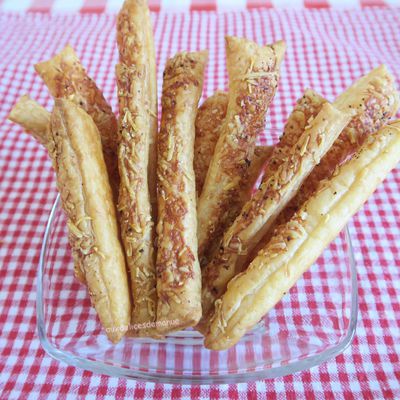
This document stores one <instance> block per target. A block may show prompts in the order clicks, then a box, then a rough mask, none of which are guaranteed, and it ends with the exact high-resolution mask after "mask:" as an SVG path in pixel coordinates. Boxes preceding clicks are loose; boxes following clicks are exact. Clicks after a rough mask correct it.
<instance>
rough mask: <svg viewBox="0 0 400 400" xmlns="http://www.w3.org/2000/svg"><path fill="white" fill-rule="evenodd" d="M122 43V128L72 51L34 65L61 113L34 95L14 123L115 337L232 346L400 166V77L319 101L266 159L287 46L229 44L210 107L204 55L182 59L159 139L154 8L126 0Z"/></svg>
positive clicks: (310, 103) (15, 112)
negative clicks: (31, 144)
mask: <svg viewBox="0 0 400 400" xmlns="http://www.w3.org/2000/svg"><path fill="white" fill-rule="evenodd" d="M117 45H118V50H119V63H118V65H117V66H116V81H117V89H118V100H119V117H118V119H117V118H116V117H115V115H114V114H113V112H112V110H111V107H110V106H109V105H108V103H107V102H106V100H105V98H104V97H103V95H102V93H101V91H100V89H99V88H98V87H97V86H96V84H95V82H94V81H93V80H92V79H91V78H90V77H89V76H88V75H87V72H86V71H85V69H84V68H83V66H82V64H81V62H80V60H79V59H78V57H77V55H76V54H75V52H74V50H73V49H72V48H71V47H70V46H67V47H65V48H64V49H63V50H62V51H61V52H60V53H59V54H57V55H56V56H54V57H53V58H52V59H50V60H49V61H45V62H42V63H39V64H37V65H36V66H35V69H36V71H37V72H38V74H39V75H40V77H41V78H42V79H43V81H44V83H45V84H46V86H47V87H48V89H49V91H50V93H51V95H52V96H53V97H54V99H55V101H54V108H53V111H52V112H51V113H49V112H48V111H47V110H45V109H44V108H43V107H41V106H40V105H38V104H37V103H36V102H35V101H34V100H32V99H30V98H29V96H27V95H25V96H23V97H21V98H20V100H19V101H18V103H17V104H16V105H15V106H14V108H13V109H12V111H11V113H10V116H9V118H10V119H11V120H12V121H14V122H16V123H18V124H19V125H21V126H23V127H24V128H25V130H27V131H28V132H29V133H31V135H32V136H33V137H34V138H35V139H36V140H38V141H39V142H40V143H41V144H42V145H43V146H44V147H45V148H46V149H47V151H48V153H49V155H50V157H51V160H52V162H53V166H54V169H55V172H56V178H57V186H58V190H59V192H60V194H61V201H62V207H63V209H64V211H65V214H66V216H67V227H68V235H69V242H70V244H71V248H72V254H73V258H74V268H75V275H76V277H77V279H79V280H80V281H81V282H82V283H83V284H85V285H86V286H87V289H88V293H89V296H90V298H91V300H92V304H93V306H94V307H95V309H96V311H97V313H98V316H99V319H100V322H101V323H102V325H103V326H104V329H105V332H106V334H107V335H108V337H109V339H110V340H111V341H113V342H118V341H119V340H120V339H121V338H122V337H123V336H124V335H129V336H147V337H152V338H158V339H161V338H163V337H164V335H166V334H168V333H171V332H173V331H176V330H178V329H184V328H187V327H194V328H195V329H197V330H198V331H200V332H202V333H203V335H204V336H205V341H204V343H205V346H206V347H207V348H209V349H215V350H221V349H226V348H229V347H230V346H232V345H234V344H235V343H237V342H238V341H239V340H240V338H241V337H242V336H243V335H244V334H245V333H246V332H248V331H249V330H250V329H251V328H252V327H253V326H254V325H255V324H256V323H257V322H258V321H259V320H260V319H261V318H262V317H263V315H265V313H267V312H268V310H270V309H271V308H272V307H273V306H274V305H275V304H276V303H277V302H278V301H279V300H280V299H281V298H282V296H283V295H284V293H286V292H287V291H288V290H289V289H290V288H291V287H292V286H293V285H294V284H295V282H296V281H297V279H298V278H299V277H300V276H301V275H302V274H303V272H304V271H305V270H307V269H308V268H309V267H310V265H311V264H312V263H313V262H314V261H315V260H316V259H317V258H318V256H319V255H320V254H321V253H322V252H323V250H324V248H325V247H326V246H327V245H328V244H329V243H330V241H332V240H333V239H334V238H335V237H336V235H338V233H339V232H340V230H341V229H342V228H343V227H344V225H345V224H346V223H347V221H348V220H349V218H351V216H352V215H353V214H354V213H355V212H356V211H357V210H358V209H359V208H360V207H361V206H362V204H363V203H364V202H365V201H366V200H367V198H368V196H369V195H370V194H371V193H372V192H373V191H374V190H375V189H376V187H377V186H378V185H379V183H380V182H381V181H382V180H383V179H384V178H385V176H386V175H387V174H388V173H389V171H390V170H391V169H392V168H394V167H395V166H396V164H397V162H398V161H399V159H400V121H394V122H390V118H391V117H393V116H394V115H395V114H396V112H397V110H398V107H399V98H398V94H397V91H396V88H395V84H394V80H393V78H392V76H391V75H390V73H389V72H388V71H387V69H386V67H385V66H380V67H378V68H376V69H374V70H372V71H371V72H370V73H368V74H367V75H365V76H364V77H361V78H360V79H359V80H358V81H356V82H355V83H354V84H353V85H352V86H351V87H350V88H349V89H347V90H346V91H345V92H344V93H343V94H341V95H340V96H339V97H338V98H337V99H336V100H335V101H333V102H329V101H328V100H326V99H324V98H323V97H322V96H321V95H319V94H317V93H315V92H314V91H312V90H310V89H307V90H306V91H305V92H304V95H303V96H302V97H301V98H299V100H298V101H297V103H296V105H295V106H294V109H293V111H292V112H291V113H290V115H289V116H288V119H287V122H286V124H285V127H284V131H283V134H282V136H281V138H280V139H279V141H278V143H276V144H275V145H274V146H269V147H267V146H265V147H263V146H257V145H256V141H257V138H258V137H259V135H260V134H261V133H262V131H263V129H264V126H265V120H266V114H267V111H268V108H269V105H270V104H271V102H272V100H273V97H274V94H275V92H276V89H277V86H278V82H279V79H280V65H281V63H282V61H283V57H284V52H285V44H284V42H282V41H278V42H276V43H274V44H271V45H265V46H259V45H257V44H256V43H254V42H252V41H250V40H247V39H241V38H237V37H227V38H226V58H227V70H228V76H229V88H228V92H227V93H225V92H221V91H219V92H216V93H215V94H214V95H213V96H211V97H210V98H208V99H207V100H205V102H204V103H203V104H202V105H201V106H200V108H198V102H199V99H200V97H201V94H202V87H203V76H204V70H205V67H206V63H207V57H208V55H207V52H206V51H200V52H194V53H187V52H182V53H179V54H177V55H176V56H174V57H172V58H171V59H169V60H168V61H167V64H166V66H165V70H164V75H163V87H162V98H161V109H162V113H161V122H160V126H159V127H158V115H157V110H158V102H157V85H156V61H155V55H154V44H153V35H152V26H151V20H150V15H149V10H148V6H147V2H146V1H145V0H126V1H125V3H124V5H123V7H122V9H121V11H120V13H119V15H118V19H117ZM259 178H261V183H260V185H259V186H258V188H256V190H255V191H254V190H253V189H255V188H254V186H255V184H256V182H257V181H258V179H259Z"/></svg>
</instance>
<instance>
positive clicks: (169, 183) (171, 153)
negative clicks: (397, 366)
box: [157, 52, 207, 333]
mask: <svg viewBox="0 0 400 400" xmlns="http://www.w3.org/2000/svg"><path fill="white" fill-rule="evenodd" d="M206 60H207V52H198V53H180V54H178V55H176V56H175V57H174V58H172V59H170V60H168V62H167V65H166V67H165V71H164V83H163V92H162V101H161V104H162V117H161V128H160V133H159V136H158V170H157V172H158V224H157V235H158V249H157V293H158V306H157V328H158V329H159V331H160V332H162V333H167V332H170V331H174V330H178V329H182V328H185V327H188V326H193V325H195V324H196V323H197V322H198V320H199V319H200V317H201V300H200V294H201V275H200V266H199V261H198V257H197V237H196V231H197V220H196V187H195V176H194V170H193V148H194V137H195V126H194V124H195V118H196V113H197V107H198V101H199V99H200V96H201V91H202V87H203V73H204V67H205V63H206Z"/></svg>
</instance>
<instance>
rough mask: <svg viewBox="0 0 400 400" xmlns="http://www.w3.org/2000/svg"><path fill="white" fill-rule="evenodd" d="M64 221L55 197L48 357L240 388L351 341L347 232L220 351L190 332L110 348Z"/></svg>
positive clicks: (45, 331)
mask: <svg viewBox="0 0 400 400" xmlns="http://www.w3.org/2000/svg"><path fill="white" fill-rule="evenodd" d="M65 222H66V221H65V216H64V214H63V212H62V210H61V207H60V198H59V197H57V200H56V201H55V203H54V206H53V208H52V211H51V213H50V217H49V220H48V223H47V227H46V232H45V235H44V240H43V245H42V250H41V255H40V265H39V271H38V280H37V323H38V333H39V338H40V342H41V344H42V346H43V348H44V349H45V351H46V352H47V353H48V354H49V355H50V356H52V357H54V358H55V359H57V360H60V361H64V362H66V363H67V364H70V365H73V366H75V367H80V368H84V369H87V370H91V371H93V372H97V373H102V374H107V375H112V376H118V377H126V378H134V379H143V380H147V381H155V382H168V383H197V384H209V383H237V382H244V381H250V380H258V379H264V378H274V377H277V376H283V375H287V374H291V373H294V372H297V371H300V370H304V369H308V368H310V367H312V366H315V365H318V364H320V363H322V362H323V361H325V360H328V359H329V358H332V357H334V356H336V355H337V354H339V353H341V352H342V351H343V350H344V349H345V348H346V347H347V346H349V344H350V343H351V341H352V339H353V337H354V333H355V329H356V322H357V310H358V307H357V280H356V269H355V264H354V259H353V252H352V247H351V241H350V237H349V233H348V230H347V229H345V230H344V231H343V232H342V233H341V234H340V235H339V237H338V238H337V239H336V240H335V241H334V242H333V243H332V244H331V245H330V246H329V247H328V248H327V249H326V250H325V251H324V253H323V254H322V256H321V257H320V258H319V259H318V260H317V262H316V263H315V264H314V265H313V266H312V267H311V268H310V270H309V271H308V272H306V273H305V274H304V276H303V277H302V278H301V279H300V280H299V281H298V283H297V284H296V285H295V286H294V287H293V288H292V289H291V290H290V291H289V293H288V294H287V295H286V296H285V297H284V298H283V299H282V301H281V302H279V303H278V304H277V306H276V307H275V308H274V309H273V310H272V311H271V312H269V314H267V315H266V316H265V317H264V318H263V319H262V320H261V321H260V323H259V324H258V325H257V326H256V327H255V328H254V329H253V331H252V332H250V333H248V334H247V335H246V336H245V337H243V338H242V340H241V341H240V342H239V343H238V344H237V345H236V346H234V347H233V348H231V349H229V350H226V351H222V352H216V351H210V350H207V349H205V348H204V347H203V345H202V336H201V335H200V334H199V333H198V332H196V331H194V330H192V329H187V330H185V331H182V332H177V333H174V334H172V335H170V336H168V337H166V339H165V340H163V341H154V340H152V339H135V338H124V339H123V340H122V341H121V342H120V343H118V344H117V345H113V344H112V343H110V342H109V341H108V340H107V338H106V336H105V334H104V333H103V331H102V329H101V326H100V323H99V321H98V319H97V317H96V314H95V312H94V310H93V309H92V307H91V305H90V300H89V298H88V295H87V293H86V289H85V287H84V286H83V285H81V284H80V283H79V282H78V281H77V280H76V279H75V278H74V274H73V263H72V257H71V252H70V249H69V246H68V241H67V230H66V223H65Z"/></svg>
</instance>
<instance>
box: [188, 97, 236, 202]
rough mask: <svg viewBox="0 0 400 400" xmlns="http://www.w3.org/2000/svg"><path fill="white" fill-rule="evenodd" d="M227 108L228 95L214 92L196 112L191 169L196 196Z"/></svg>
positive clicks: (199, 191)
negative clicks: (194, 178) (194, 176)
mask: <svg viewBox="0 0 400 400" xmlns="http://www.w3.org/2000/svg"><path fill="white" fill-rule="evenodd" d="M227 107H228V94H227V93H225V92H215V93H214V94H213V95H212V96H210V97H209V98H208V99H206V100H205V101H204V103H203V104H202V105H201V106H200V107H199V109H198V111H197V116H196V123H195V126H196V137H195V141H194V159H193V167H194V173H195V175H196V191H197V195H198V196H199V195H200V194H201V191H202V189H203V185H204V181H205V179H206V175H207V171H208V167H209V165H210V161H211V159H212V156H213V154H214V149H215V145H216V144H217V141H218V138H219V134H220V128H221V125H222V123H223V122H224V119H225V115H226V109H227Z"/></svg>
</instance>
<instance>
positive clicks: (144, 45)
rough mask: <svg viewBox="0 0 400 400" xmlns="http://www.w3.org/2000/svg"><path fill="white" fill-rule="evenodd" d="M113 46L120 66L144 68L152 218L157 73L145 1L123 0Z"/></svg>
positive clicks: (154, 206) (155, 187)
mask: <svg viewBox="0 0 400 400" xmlns="http://www.w3.org/2000/svg"><path fill="white" fill-rule="evenodd" d="M117 43H118V50H119V59H120V63H121V64H125V65H127V66H128V67H129V66H133V65H145V66H146V74H145V76H144V77H143V79H144V81H145V86H144V91H145V93H146V96H145V98H146V108H147V109H148V111H149V113H148V117H149V119H150V128H149V148H150V150H149V162H148V167H147V169H148V172H147V175H148V185H149V190H150V202H151V204H152V212H153V218H154V219H155V218H156V215H157V186H156V181H157V178H156V175H157V172H156V170H157V113H158V105H157V74H156V58H155V51H154V39H153V28H152V24H151V18H150V12H149V7H148V4H147V1H146V0H126V1H125V2H124V4H123V6H122V8H121V10H120V12H119V14H118V18H117Z"/></svg>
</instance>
